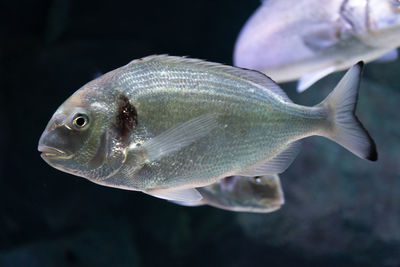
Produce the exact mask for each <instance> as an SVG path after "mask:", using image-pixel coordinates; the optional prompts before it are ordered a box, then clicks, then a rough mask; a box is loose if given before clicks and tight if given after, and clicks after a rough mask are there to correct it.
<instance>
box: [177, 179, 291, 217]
mask: <svg viewBox="0 0 400 267" xmlns="http://www.w3.org/2000/svg"><path fill="white" fill-rule="evenodd" d="M197 190H198V191H199V193H200V194H201V196H202V197H203V199H201V200H200V201H198V202H194V203H193V202H175V203H176V204H180V205H184V206H201V205H210V206H213V207H216V208H220V209H224V210H230V211H241V212H259V213H267V212H273V211H276V210H277V209H279V208H280V207H281V206H282V205H283V204H284V203H285V200H284V196H283V191H282V187H281V182H280V179H279V176H278V175H277V174H270V175H265V176H255V177H245V176H230V177H225V178H223V179H221V180H220V181H218V182H216V183H213V184H211V185H209V186H205V187H200V188H197Z"/></svg>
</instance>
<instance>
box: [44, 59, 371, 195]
mask: <svg viewBox="0 0 400 267" xmlns="http://www.w3.org/2000/svg"><path fill="white" fill-rule="evenodd" d="M362 69H363V63H362V62H360V63H359V64H357V65H355V66H354V67H353V68H351V69H350V70H349V71H348V72H347V73H346V74H345V75H344V77H343V78H342V80H341V81H340V82H339V83H338V85H337V86H336V88H335V89H334V90H333V91H332V92H331V94H330V95H329V96H328V97H327V98H326V99H325V100H324V101H322V102H321V103H320V104H318V105H316V106H313V107H306V106H301V105H297V104H295V103H293V102H292V101H291V100H290V99H289V98H288V97H287V95H286V94H285V93H284V92H283V91H282V89H280V88H279V86H278V85H277V84H276V83H274V82H273V81H272V80H271V79H270V78H268V77H267V76H265V75H264V74H262V73H259V72H257V71H251V70H246V69H240V68H236V67H232V66H228V65H223V64H219V63H212V62H207V61H204V60H199V59H192V58H185V57H177V56H166V55H155V56H148V57H145V58H142V59H137V60H133V61H132V62H130V63H129V64H127V65H125V66H122V67H120V68H117V69H115V70H113V71H110V72H108V73H106V74H104V75H102V76H100V77H99V78H97V79H95V80H93V81H91V82H89V83H87V84H86V85H84V86H83V87H81V88H80V89H78V90H77V91H76V92H75V93H74V94H73V95H72V96H70V97H69V98H68V99H67V100H66V101H65V102H64V103H63V104H62V105H61V106H60V107H59V108H58V109H57V110H56V112H55V113H54V114H53V116H52V118H51V119H50V121H49V122H48V124H47V126H46V128H45V130H44V132H43V133H42V135H41V137H40V140H39V144H38V150H39V151H40V152H41V157H42V158H43V159H44V160H45V161H46V162H47V163H48V164H49V165H50V166H52V167H54V168H56V169H58V170H61V171H64V172H67V173H70V174H73V175H76V176H80V177H84V178H86V179H88V180H90V181H92V182H94V183H97V184H100V185H104V186H110V187H116V188H120V189H127V190H134V191H141V192H144V193H146V194H149V195H152V196H155V197H159V198H162V199H166V200H173V201H184V202H195V201H198V200H201V199H202V196H201V194H200V193H199V192H198V190H196V188H197V187H203V186H207V185H210V184H212V183H215V182H217V181H218V180H220V179H222V178H224V177H228V176H235V175H240V176H261V175H267V174H279V173H282V172H283V171H284V170H285V169H286V168H288V166H289V165H290V164H291V163H292V162H293V160H294V159H295V157H296V156H297V154H298V152H299V151H300V148H301V146H300V143H301V141H300V140H301V139H303V138H305V137H308V136H311V135H320V136H324V137H327V138H329V139H331V140H333V141H335V142H337V143H339V144H340V145H342V146H343V147H345V148H346V149H348V150H349V151H351V152H352V153H353V154H355V155H357V156H358V157H360V158H363V159H367V160H371V161H375V160H377V151H376V146H375V143H374V141H373V140H372V138H371V137H370V135H369V134H368V132H367V131H366V130H365V128H364V127H363V126H362V124H361V123H360V121H359V120H358V118H357V117H356V115H355V113H354V112H355V107H356V103H357V95H358V88H359V83H360V78H361V71H362Z"/></svg>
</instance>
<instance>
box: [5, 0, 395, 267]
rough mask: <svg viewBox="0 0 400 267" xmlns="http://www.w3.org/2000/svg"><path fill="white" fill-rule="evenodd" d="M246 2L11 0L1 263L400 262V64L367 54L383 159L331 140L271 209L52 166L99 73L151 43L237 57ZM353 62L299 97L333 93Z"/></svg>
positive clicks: (370, 112)
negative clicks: (125, 184) (228, 206)
mask: <svg viewBox="0 0 400 267" xmlns="http://www.w3.org/2000/svg"><path fill="white" fill-rule="evenodd" d="M259 2H260V1H259V0H252V1H250V0H246V1H231V0H230V1H229V0H218V1H216V0H214V1H200V0H199V1H187V0H181V1H167V0H153V1H144V0H142V1H133V0H132V1H121V0H114V1H106V2H101V1H92V0H89V1H77V0H75V1H72V0H47V1H39V0H38V1H24V0H20V1H1V3H0V10H1V11H2V12H1V13H2V15H1V16H0V17H1V24H0V25H1V28H0V36H1V42H0V49H1V50H0V79H1V91H0V92H1V95H0V96H1V97H0V101H1V102H0V104H1V113H0V122H1V127H0V129H1V131H0V138H1V139H0V140H1V142H0V151H1V154H0V175H1V176H0V266H168V265H170V266H400V164H399V163H400V162H399V156H400V142H399V141H400V140H399V137H400V115H399V114H400V113H399V112H398V109H399V103H400V90H399V89H400V88H399V83H400V78H399V74H398V72H399V67H400V62H399V61H397V62H394V63H388V64H382V65H378V64H368V65H367V66H366V70H365V72H364V76H363V81H362V85H361V86H362V88H361V92H360V102H359V106H358V114H359V117H360V119H361V120H362V121H363V122H364V124H365V126H366V127H367V128H368V129H369V131H370V133H371V135H372V136H373V137H374V139H375V141H376V143H377V146H378V151H379V157H380V158H379V162H378V163H370V162H367V161H363V160H360V159H358V158H357V157H355V156H353V155H352V154H350V153H349V152H347V151H346V150H344V149H343V148H341V147H339V146H338V145H336V144H334V143H332V142H330V141H328V140H326V139H322V138H318V137H313V138H308V139H307V140H306V141H305V147H304V149H303V151H302V152H301V153H300V155H299V157H298V158H297V159H296V161H295V162H294V164H293V165H292V166H291V167H290V168H289V169H288V171H287V172H285V173H284V174H283V175H282V185H283V189H284V192H285V197H286V204H285V205H284V206H283V208H282V209H281V210H279V211H277V212H274V213H271V214H264V215H260V214H245V213H242V214H239V213H232V212H227V211H222V210H217V209H214V208H211V207H199V208H187V207H180V206H177V205H174V204H170V203H168V202H166V201H163V200H159V199H156V198H152V197H150V196H147V195H144V194H142V193H138V192H129V191H123V190H118V189H113V188H107V187H102V186H99V185H96V184H93V183H91V182H89V181H87V180H85V179H82V178H78V177H73V176H71V175H68V174H66V173H62V172H60V171H57V170H56V169H53V168H51V167H50V166H48V165H47V164H46V163H45V162H44V161H43V160H42V159H41V158H40V156H39V153H38V152H37V150H36V147H37V141H38V139H39V137H40V134H41V132H42V131H43V129H44V127H45V125H46V123H47V121H48V120H49V118H50V117H51V115H52V114H53V112H54V111H55V110H56V108H57V107H58V106H59V105H60V104H61V103H62V102H63V101H64V100H65V99H66V98H67V97H68V96H69V95H71V94H72V93H73V92H74V91H75V90H77V89H78V88H79V87H80V86H82V85H83V84H84V83H86V82H88V81H89V80H91V79H93V77H95V76H96V75H97V74H98V73H105V72H107V71H109V70H112V69H115V68H117V67H119V66H122V65H124V64H126V63H128V62H129V61H130V60H132V59H135V58H139V57H143V56H146V55H150V54H163V53H168V54H171V55H181V56H183V55H189V56H191V57H196V58H202V59H207V60H210V61H216V62H222V63H228V64H231V63H232V52H233V45H234V42H235V39H236V37H237V34H238V32H239V30H240V29H241V27H242V25H243V24H244V22H245V21H246V20H247V18H248V17H249V16H250V15H251V13H252V12H253V11H254V10H255V8H256V7H257V6H258V5H259ZM341 75H342V73H338V74H334V75H331V76H329V77H328V78H327V79H324V80H323V81H321V82H319V83H318V84H316V85H315V86H314V87H313V88H312V89H311V90H309V91H307V92H306V93H304V94H302V95H298V94H296V93H295V92H294V84H293V83H292V84H285V85H284V88H285V89H287V92H288V94H289V96H290V97H291V98H292V99H293V100H294V101H295V102H296V103H301V104H306V105H313V104H316V103H318V102H319V101H320V100H322V99H323V98H324V97H325V96H326V95H327V94H328V93H329V92H330V90H331V89H332V88H333V86H334V85H335V83H336V82H337V81H338V80H339V79H340V77H341Z"/></svg>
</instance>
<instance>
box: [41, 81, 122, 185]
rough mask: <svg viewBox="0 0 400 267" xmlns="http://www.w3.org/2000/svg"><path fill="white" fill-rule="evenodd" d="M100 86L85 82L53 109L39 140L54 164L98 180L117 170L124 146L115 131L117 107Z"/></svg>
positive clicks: (61, 168)
mask: <svg viewBox="0 0 400 267" xmlns="http://www.w3.org/2000/svg"><path fill="white" fill-rule="evenodd" d="M102 91H104V90H101V88H98V86H91V85H90V84H89V85H86V86H84V87H83V88H81V89H80V90H78V91H77V92H76V93H75V94H73V95H72V96H71V97H70V98H68V99H67V100H66V101H65V102H64V103H63V104H62V105H61V106H60V107H59V108H58V109H57V111H56V112H55V113H54V115H53V116H52V118H51V119H50V121H49V122H48V124H47V126H46V128H45V130H44V132H43V133H42V136H41V137H40V140H39V145H38V150H39V151H40V152H41V157H42V158H43V159H44V160H45V161H46V162H47V163H48V164H49V165H50V166H52V167H54V168H56V169H58V170H61V171H64V172H67V173H70V174H73V175H77V176H81V177H85V178H88V179H89V180H92V181H94V182H96V180H103V179H105V178H106V177H108V176H110V175H111V174H112V173H115V172H116V170H118V169H119V168H120V167H121V166H122V163H123V161H124V160H125V147H126V145H123V142H122V141H121V138H119V137H118V136H117V134H116V133H115V131H116V130H115V127H113V125H114V121H115V117H116V112H117V111H116V109H117V108H116V107H115V106H114V105H113V103H112V101H110V100H108V99H107V98H106V97H104V96H102V95H101V92H102Z"/></svg>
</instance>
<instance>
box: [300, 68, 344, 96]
mask: <svg viewBox="0 0 400 267" xmlns="http://www.w3.org/2000/svg"><path fill="white" fill-rule="evenodd" d="M335 71H336V67H334V66H331V67H328V68H326V69H322V70H318V71H316V72H312V73H309V74H306V75H304V76H303V77H301V78H300V80H299V82H298V83H297V92H299V93H302V92H304V91H305V90H307V89H308V88H309V87H310V86H311V85H313V84H314V83H315V82H317V81H318V80H320V79H322V78H323V77H325V76H327V75H329V74H331V73H333V72H335Z"/></svg>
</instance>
